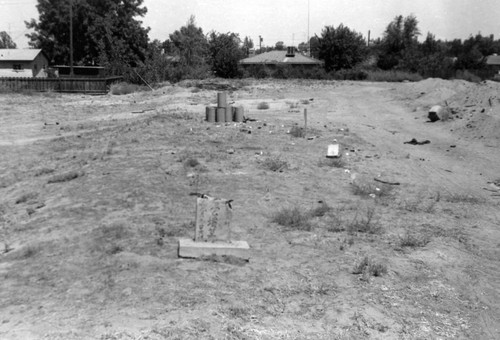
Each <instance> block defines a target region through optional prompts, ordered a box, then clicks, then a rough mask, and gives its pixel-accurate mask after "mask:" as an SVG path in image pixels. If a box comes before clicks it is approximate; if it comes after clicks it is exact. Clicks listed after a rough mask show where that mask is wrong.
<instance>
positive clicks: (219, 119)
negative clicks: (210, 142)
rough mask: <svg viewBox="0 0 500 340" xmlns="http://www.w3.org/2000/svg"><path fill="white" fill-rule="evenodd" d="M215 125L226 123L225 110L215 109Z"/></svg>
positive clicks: (221, 108)
mask: <svg viewBox="0 0 500 340" xmlns="http://www.w3.org/2000/svg"><path fill="white" fill-rule="evenodd" d="M215 121H216V122H217V123H224V122H225V121H226V109H225V108H223V107H218V108H217V117H216V119H215Z"/></svg>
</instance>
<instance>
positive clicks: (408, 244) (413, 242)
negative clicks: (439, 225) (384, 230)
mask: <svg viewBox="0 0 500 340" xmlns="http://www.w3.org/2000/svg"><path fill="white" fill-rule="evenodd" d="M430 241H431V239H430V237H429V236H428V235H426V234H420V235H419V234H416V233H409V232H407V233H406V234H405V235H404V236H400V237H399V242H398V246H399V247H400V248H420V247H425V246H426V245H427V244H428V243H429V242H430Z"/></svg>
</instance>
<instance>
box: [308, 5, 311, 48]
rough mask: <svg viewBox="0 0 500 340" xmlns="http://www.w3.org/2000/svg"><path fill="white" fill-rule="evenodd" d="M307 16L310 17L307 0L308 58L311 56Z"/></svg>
mask: <svg viewBox="0 0 500 340" xmlns="http://www.w3.org/2000/svg"><path fill="white" fill-rule="evenodd" d="M309 16H310V11H309V0H307V55H308V56H309V57H310V56H311V42H310V40H309Z"/></svg>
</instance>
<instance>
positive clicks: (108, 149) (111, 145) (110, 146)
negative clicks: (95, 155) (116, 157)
mask: <svg viewBox="0 0 500 340" xmlns="http://www.w3.org/2000/svg"><path fill="white" fill-rule="evenodd" d="M116 145H117V143H116V142H115V141H110V142H108V145H107V147H106V151H105V152H104V153H105V154H106V155H112V154H113V149H114V147H115V146H116Z"/></svg>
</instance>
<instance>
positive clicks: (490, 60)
mask: <svg viewBox="0 0 500 340" xmlns="http://www.w3.org/2000/svg"><path fill="white" fill-rule="evenodd" d="M486 65H488V67H490V68H492V69H494V70H495V71H497V72H498V73H500V56H499V55H497V54H492V55H490V56H488V57H486Z"/></svg>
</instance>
